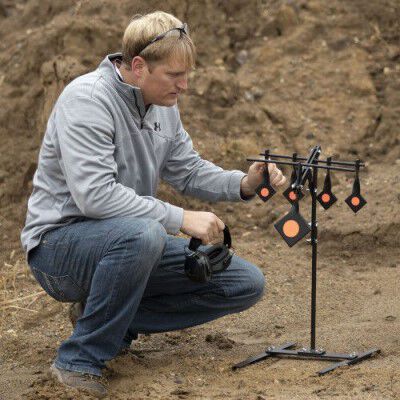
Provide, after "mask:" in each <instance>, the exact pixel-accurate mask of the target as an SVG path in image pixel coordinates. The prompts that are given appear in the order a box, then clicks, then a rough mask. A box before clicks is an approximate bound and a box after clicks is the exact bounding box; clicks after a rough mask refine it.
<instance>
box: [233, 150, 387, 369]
mask: <svg viewBox="0 0 400 400" xmlns="http://www.w3.org/2000/svg"><path fill="white" fill-rule="evenodd" d="M320 154H321V147H320V146H315V147H314V148H313V149H312V150H311V152H310V154H309V156H308V158H304V157H297V155H296V161H279V159H293V158H292V157H290V156H286V155H280V154H270V153H269V151H268V150H266V151H265V153H264V154H260V155H263V156H264V157H265V159H263V160H259V159H251V158H248V159H247V161H261V162H265V163H275V164H279V165H292V166H294V167H297V171H298V172H297V179H296V182H294V183H293V184H292V186H291V187H292V188H293V190H294V191H295V192H296V193H301V189H302V188H303V186H304V185H305V183H306V182H307V181H308V186H309V191H310V194H311V199H312V201H311V223H310V224H308V225H309V227H310V228H311V229H309V231H311V239H310V243H311V245H312V279H311V333H310V347H309V348H305V347H303V348H301V349H299V350H295V349H294V348H295V347H296V343H295V342H288V343H284V344H282V345H279V346H270V347H268V348H267V349H266V350H265V351H264V352H263V353H261V354H259V355H256V356H253V357H250V358H248V359H246V360H244V361H242V362H240V363H238V364H235V365H234V366H233V367H232V369H233V370H237V369H239V368H243V367H245V366H247V365H250V364H254V363H257V362H259V361H262V360H264V359H266V358H269V357H288V358H295V359H313V360H322V361H335V363H334V364H331V365H330V366H328V367H327V368H324V369H322V370H320V371H318V372H317V374H318V375H324V374H326V373H328V372H330V371H332V370H334V369H336V368H338V367H341V366H344V365H353V364H356V363H359V362H361V361H363V360H365V359H367V358H370V357H371V356H372V355H374V354H376V353H379V352H380V350H379V349H377V348H373V349H370V350H367V351H364V352H359V353H357V352H351V353H331V352H328V351H325V350H324V349H321V348H319V349H317V348H316V344H315V336H316V303H317V296H316V292H317V245H318V228H317V183H318V169H325V170H328V171H330V170H334V171H348V172H355V173H356V180H355V182H357V183H358V185H356V184H355V185H354V186H353V191H354V187H357V188H358V193H359V181H358V170H359V168H360V167H364V166H365V165H364V164H363V163H362V162H361V161H360V160H357V161H356V162H347V161H332V159H331V158H328V159H327V160H319V156H320ZM321 164H323V165H321ZM266 184H267V187H270V186H269V178H268V179H267V180H266ZM264 189H265V188H264ZM261 193H262V192H261ZM264 193H267V192H264ZM259 196H260V197H261V198H262V199H263V197H262V195H261V194H260V193H259ZM269 197H270V195H269V193H268V195H267V196H266V199H263V200H264V201H266V200H267V199H268V198H269ZM300 198H301V197H300ZM300 198H299V199H300ZM360 198H361V200H362V201H363V203H362V205H361V207H362V206H363V205H364V204H365V203H366V202H365V200H364V199H363V198H362V196H361V195H360ZM346 202H347V203H348V205H349V207H350V208H352V209H353V211H354V212H357V211H358V209H357V210H355V209H354V207H352V205H351V203H349V202H348V199H346ZM297 203H298V201H297V202H296V204H295V213H296V211H297V212H298V204H297ZM361 207H359V208H361ZM301 218H302V217H301ZM275 227H276V226H275ZM309 231H308V232H309ZM308 232H306V233H304V234H303V236H302V237H304V235H305V234H307V233H308ZM280 233H281V232H280ZM281 235H282V233H281ZM282 236H283V235H282ZM302 237H301V238H302ZM301 238H300V239H301ZM287 243H288V244H289V246H292V245H293V244H295V243H296V242H295V243H293V244H292V243H290V242H288V241H287Z"/></svg>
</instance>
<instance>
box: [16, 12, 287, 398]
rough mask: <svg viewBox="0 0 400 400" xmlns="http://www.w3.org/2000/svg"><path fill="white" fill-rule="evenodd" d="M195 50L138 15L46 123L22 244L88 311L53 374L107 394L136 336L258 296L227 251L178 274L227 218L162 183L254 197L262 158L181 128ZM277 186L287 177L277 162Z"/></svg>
mask: <svg viewBox="0 0 400 400" xmlns="http://www.w3.org/2000/svg"><path fill="white" fill-rule="evenodd" d="M194 57H195V49H194V45H193V43H192V41H191V39H190V37H189V34H188V32H187V28H186V26H185V25H183V24H182V23H181V21H179V20H178V19H176V18H175V17H173V16H172V15H170V14H167V13H164V12H155V13H152V14H147V15H144V16H137V17H135V18H134V19H133V20H132V22H131V23H130V24H129V26H128V27H127V29H126V31H125V33H124V37H123V52H122V54H113V55H108V56H107V57H106V58H105V59H104V60H103V62H102V63H101V64H100V66H99V67H98V69H96V70H95V71H94V72H92V73H89V74H86V75H83V76H81V77H79V78H77V79H75V80H74V81H73V82H71V83H70V84H69V85H68V86H67V87H66V88H65V89H64V91H63V93H62V94H61V95H60V97H59V99H58V101H57V103H56V104H55V106H54V109H53V111H52V113H51V115H50V117H49V121H48V125H47V130H46V133H45V136H44V139H43V143H42V147H41V150H40V154H39V163H38V169H37V171H36V174H35V176H34V180H33V185H34V189H33V193H32V195H31V197H30V199H29V203H28V213H27V220H26V225H25V228H24V229H23V231H22V234H21V240H22V243H23V246H24V249H25V251H26V252H27V257H28V263H29V265H30V267H31V269H32V273H33V275H34V276H35V277H36V279H37V280H38V282H39V283H40V284H41V286H42V287H43V288H44V289H45V290H46V292H47V293H48V294H49V295H51V296H52V297H54V298H55V299H56V300H59V301H65V302H81V304H84V310H83V314H82V315H81V316H80V318H79V319H78V321H77V323H76V326H75V329H74V331H73V334H72V335H71V337H69V338H68V339H67V340H66V341H64V342H63V343H62V344H61V346H60V348H59V350H58V355H57V358H56V360H55V362H54V363H53V365H52V366H51V371H52V373H53V374H54V375H55V376H56V377H57V379H58V380H59V381H60V382H62V383H64V384H66V385H68V386H73V387H76V388H80V389H86V390H87V391H89V392H90V393H92V394H94V395H95V396H97V397H103V396H104V395H105V394H106V389H105V387H104V386H103V385H102V383H101V382H100V380H99V379H96V377H100V376H101V370H102V368H104V366H105V364H104V363H105V361H107V360H110V359H112V358H114V357H115V356H116V355H117V354H118V353H119V352H120V351H121V350H123V349H125V348H129V346H130V344H131V341H132V340H133V339H134V338H135V337H136V336H137V334H138V333H151V332H163V331H169V330H175V329H182V328H186V327H190V326H194V325H198V324H201V323H204V322H207V321H211V320H213V319H216V318H219V317H222V316H223V315H226V314H229V313H234V312H239V311H242V310H245V309H247V308H248V307H250V306H252V305H253V304H255V303H256V302H257V301H258V300H259V299H260V297H261V295H262V293H263V288H264V277H263V275H262V273H261V272H260V270H259V269H258V268H257V267H255V266H254V265H252V264H250V263H248V262H247V261H245V260H243V259H241V258H239V257H237V256H233V258H232V262H231V265H230V267H229V268H228V269H227V270H225V271H224V272H222V273H220V274H217V275H215V276H214V277H213V279H212V280H211V281H209V282H206V283H197V282H193V281H191V280H189V279H188V278H187V277H186V276H185V273H184V269H183V265H184V261H185V250H186V248H187V245H188V240H185V239H183V238H178V237H174V236H173V235H175V234H177V233H178V232H179V231H181V232H183V233H185V234H187V235H189V236H192V237H196V238H199V239H201V240H202V243H203V244H207V243H209V242H210V241H212V240H213V239H215V238H218V237H219V236H220V234H221V232H222V230H223V229H224V226H225V225H224V223H223V221H222V220H221V219H220V218H218V217H217V216H216V215H215V214H213V213H210V212H199V211H191V210H183V209H182V208H180V207H177V206H175V205H172V204H169V203H166V202H163V201H161V200H159V199H157V197H156V191H157V185H158V183H159V179H160V178H161V179H163V180H165V181H166V182H168V183H169V184H171V185H172V186H173V187H174V188H176V189H177V190H178V191H180V192H182V193H183V194H187V195H192V196H196V197H198V198H200V199H204V200H209V201H222V200H227V201H240V200H245V199H249V198H251V197H253V195H254V189H255V188H256V187H257V185H258V184H259V183H260V182H261V180H262V174H263V168H264V164H263V163H255V164H253V165H251V166H250V168H249V171H248V174H245V173H243V172H241V171H225V170H223V169H221V168H220V167H217V166H215V165H214V164H212V163H210V162H208V161H205V160H203V159H201V158H200V156H199V155H198V153H197V152H195V151H194V150H193V147H192V142H191V139H190V137H189V136H188V134H187V133H186V131H185V130H184V129H183V127H182V124H181V121H180V118H179V111H178V108H177V105H176V103H177V99H178V97H179V95H180V94H181V93H182V92H184V91H185V90H186V88H187V84H188V72H189V71H190V69H191V68H192V67H193V65H194ZM269 170H270V176H271V183H272V184H273V185H274V186H276V187H278V186H281V185H283V184H284V182H285V178H284V177H283V175H282V173H281V171H280V170H279V169H277V168H276V166H275V165H271V164H270V167H269Z"/></svg>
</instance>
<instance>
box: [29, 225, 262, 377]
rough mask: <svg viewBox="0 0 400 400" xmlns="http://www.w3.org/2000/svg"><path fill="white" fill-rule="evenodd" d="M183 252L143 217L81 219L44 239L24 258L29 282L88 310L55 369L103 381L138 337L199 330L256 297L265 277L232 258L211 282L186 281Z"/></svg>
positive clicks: (179, 240) (183, 241)
mask: <svg viewBox="0 0 400 400" xmlns="http://www.w3.org/2000/svg"><path fill="white" fill-rule="evenodd" d="M187 245H188V240H186V239H182V238H177V237H174V236H169V235H167V233H166V231H165V229H164V227H163V226H162V225H161V224H160V223H158V222H157V221H155V220H151V219H147V218H135V217H117V218H110V219H104V220H94V219H85V220H82V221H79V222H75V223H73V224H70V225H67V226H63V227H60V228H57V229H54V230H51V231H49V232H46V233H45V234H44V235H43V237H42V240H41V243H40V245H39V246H38V247H36V248H34V249H33V250H32V251H31V252H30V253H29V258H28V262H29V265H30V267H31V269H32V273H33V275H34V276H35V278H36V279H37V280H38V282H39V283H40V285H41V286H42V287H43V289H44V290H45V291H46V292H47V293H48V294H49V295H50V296H52V297H53V298H55V299H56V300H58V301H63V302H85V303H86V305H85V309H84V313H83V315H82V317H81V318H80V319H79V320H78V322H77V325H76V327H75V329H74V332H73V334H72V335H71V336H70V337H69V338H68V339H67V340H65V341H64V342H63V343H62V344H61V346H60V348H59V350H58V354H57V358H56V360H55V364H56V366H57V367H59V368H62V369H66V370H70V371H78V372H87V373H90V374H94V375H99V376H100V375H101V369H102V368H104V366H105V364H104V362H105V361H107V360H110V359H112V358H114V357H115V356H116V355H117V354H118V352H119V351H120V350H121V349H122V348H124V347H127V346H130V342H131V340H132V339H133V338H134V337H135V336H136V335H137V333H152V332H164V331H171V330H176V329H183V328H187V327H190V326H194V325H199V324H202V323H205V322H208V321H211V320H214V319H216V318H219V317H222V316H224V315H226V314H230V313H235V312H239V311H243V310H245V309H247V308H249V307H250V306H252V305H253V304H255V303H256V302H257V301H258V300H259V299H260V298H261V296H262V293H263V290H264V276H263V274H262V273H261V271H260V270H259V269H258V268H257V267H255V266H254V265H252V264H250V263H249V262H247V261H245V260H243V259H241V258H239V257H237V256H235V255H234V256H233V258H232V262H231V265H230V266H229V268H228V269H227V270H225V271H224V272H222V273H219V274H215V275H214V276H213V278H212V280H211V281H209V282H207V283H196V282H193V281H191V280H189V279H188V278H187V277H186V275H185V272H184V268H183V266H184V261H185V246H187ZM200 249H201V248H200Z"/></svg>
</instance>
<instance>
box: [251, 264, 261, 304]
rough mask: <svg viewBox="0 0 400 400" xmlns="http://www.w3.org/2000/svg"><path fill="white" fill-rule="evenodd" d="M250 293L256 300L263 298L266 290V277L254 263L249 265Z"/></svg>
mask: <svg viewBox="0 0 400 400" xmlns="http://www.w3.org/2000/svg"><path fill="white" fill-rule="evenodd" d="M247 271H248V282H249V287H248V291H249V294H250V295H252V297H253V298H254V302H257V301H258V300H260V299H261V297H262V296H263V294H264V291H265V277H264V274H263V273H262V272H261V270H260V269H259V268H258V267H256V266H255V265H253V264H249V265H248V266H247Z"/></svg>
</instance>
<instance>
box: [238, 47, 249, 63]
mask: <svg viewBox="0 0 400 400" xmlns="http://www.w3.org/2000/svg"><path fill="white" fill-rule="evenodd" d="M248 58H249V52H248V51H247V50H240V51H239V53H237V54H236V61H237V63H238V64H240V65H243V64H244V63H245V62H246V61H247V60H248Z"/></svg>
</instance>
